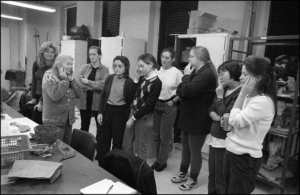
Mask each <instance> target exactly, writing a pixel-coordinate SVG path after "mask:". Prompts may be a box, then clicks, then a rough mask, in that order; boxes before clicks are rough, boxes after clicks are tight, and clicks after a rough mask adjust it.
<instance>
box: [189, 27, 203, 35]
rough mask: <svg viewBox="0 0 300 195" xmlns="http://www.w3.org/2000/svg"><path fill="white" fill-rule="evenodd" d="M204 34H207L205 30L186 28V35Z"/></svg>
mask: <svg viewBox="0 0 300 195" xmlns="http://www.w3.org/2000/svg"><path fill="white" fill-rule="evenodd" d="M206 32H207V30H206V29H202V28H188V29H187V34H203V33H206Z"/></svg>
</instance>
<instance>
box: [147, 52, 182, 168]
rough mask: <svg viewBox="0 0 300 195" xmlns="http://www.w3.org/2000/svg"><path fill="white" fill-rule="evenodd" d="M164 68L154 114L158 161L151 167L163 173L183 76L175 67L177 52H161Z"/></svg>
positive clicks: (154, 134)
mask: <svg viewBox="0 0 300 195" xmlns="http://www.w3.org/2000/svg"><path fill="white" fill-rule="evenodd" d="M160 57H161V63H162V67H161V68H160V70H159V71H157V75H158V77H159V79H160V80H161V81H162V89H161V92H160V95H159V98H158V100H157V102H156V104H155V108H154V112H153V141H154V146H155V151H156V161H155V162H154V164H153V165H152V166H151V168H152V169H154V170H155V171H158V172H160V171H163V170H164V169H165V168H166V167H167V160H168V153H169V152H170V143H171V141H172V132H173V125H174V123H175V119H176V115H177V107H176V102H177V101H179V100H180V99H179V97H178V96H177V95H176V89H177V86H178V85H179V84H180V83H181V78H182V76H183V74H182V73H181V71H180V70H178V69H177V68H176V67H174V63H175V51H174V50H173V49H172V48H165V49H164V50H163V51H162V52H161V56H160Z"/></svg>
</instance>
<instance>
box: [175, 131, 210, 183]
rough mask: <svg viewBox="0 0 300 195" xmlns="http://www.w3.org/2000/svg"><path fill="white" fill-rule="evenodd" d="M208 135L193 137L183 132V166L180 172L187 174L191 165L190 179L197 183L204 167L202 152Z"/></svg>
mask: <svg viewBox="0 0 300 195" xmlns="http://www.w3.org/2000/svg"><path fill="white" fill-rule="evenodd" d="M205 138H206V135H192V134H189V133H187V132H184V131H181V144H182V153H181V165H180V171H181V172H183V173H187V171H188V169H189V166H190V165H191V170H190V177H191V178H192V179H193V180H194V181H197V178H198V175H199V173H200V170H201V167H202V154H201V150H202V147H203V144H204V142H205Z"/></svg>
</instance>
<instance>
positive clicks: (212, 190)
mask: <svg viewBox="0 0 300 195" xmlns="http://www.w3.org/2000/svg"><path fill="white" fill-rule="evenodd" d="M225 151H226V148H214V147H212V146H209V158H208V159H209V160H208V171H209V175H208V194H224V193H225V181H224V177H223V161H224V154H225Z"/></svg>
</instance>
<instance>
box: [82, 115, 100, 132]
mask: <svg viewBox="0 0 300 195" xmlns="http://www.w3.org/2000/svg"><path fill="white" fill-rule="evenodd" d="M92 116H93V117H95V121H96V127H98V126H99V122H98V120H97V117H98V111H93V110H80V117H81V128H80V129H81V130H84V131H87V132H89V129H90V124H91V117H92Z"/></svg>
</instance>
